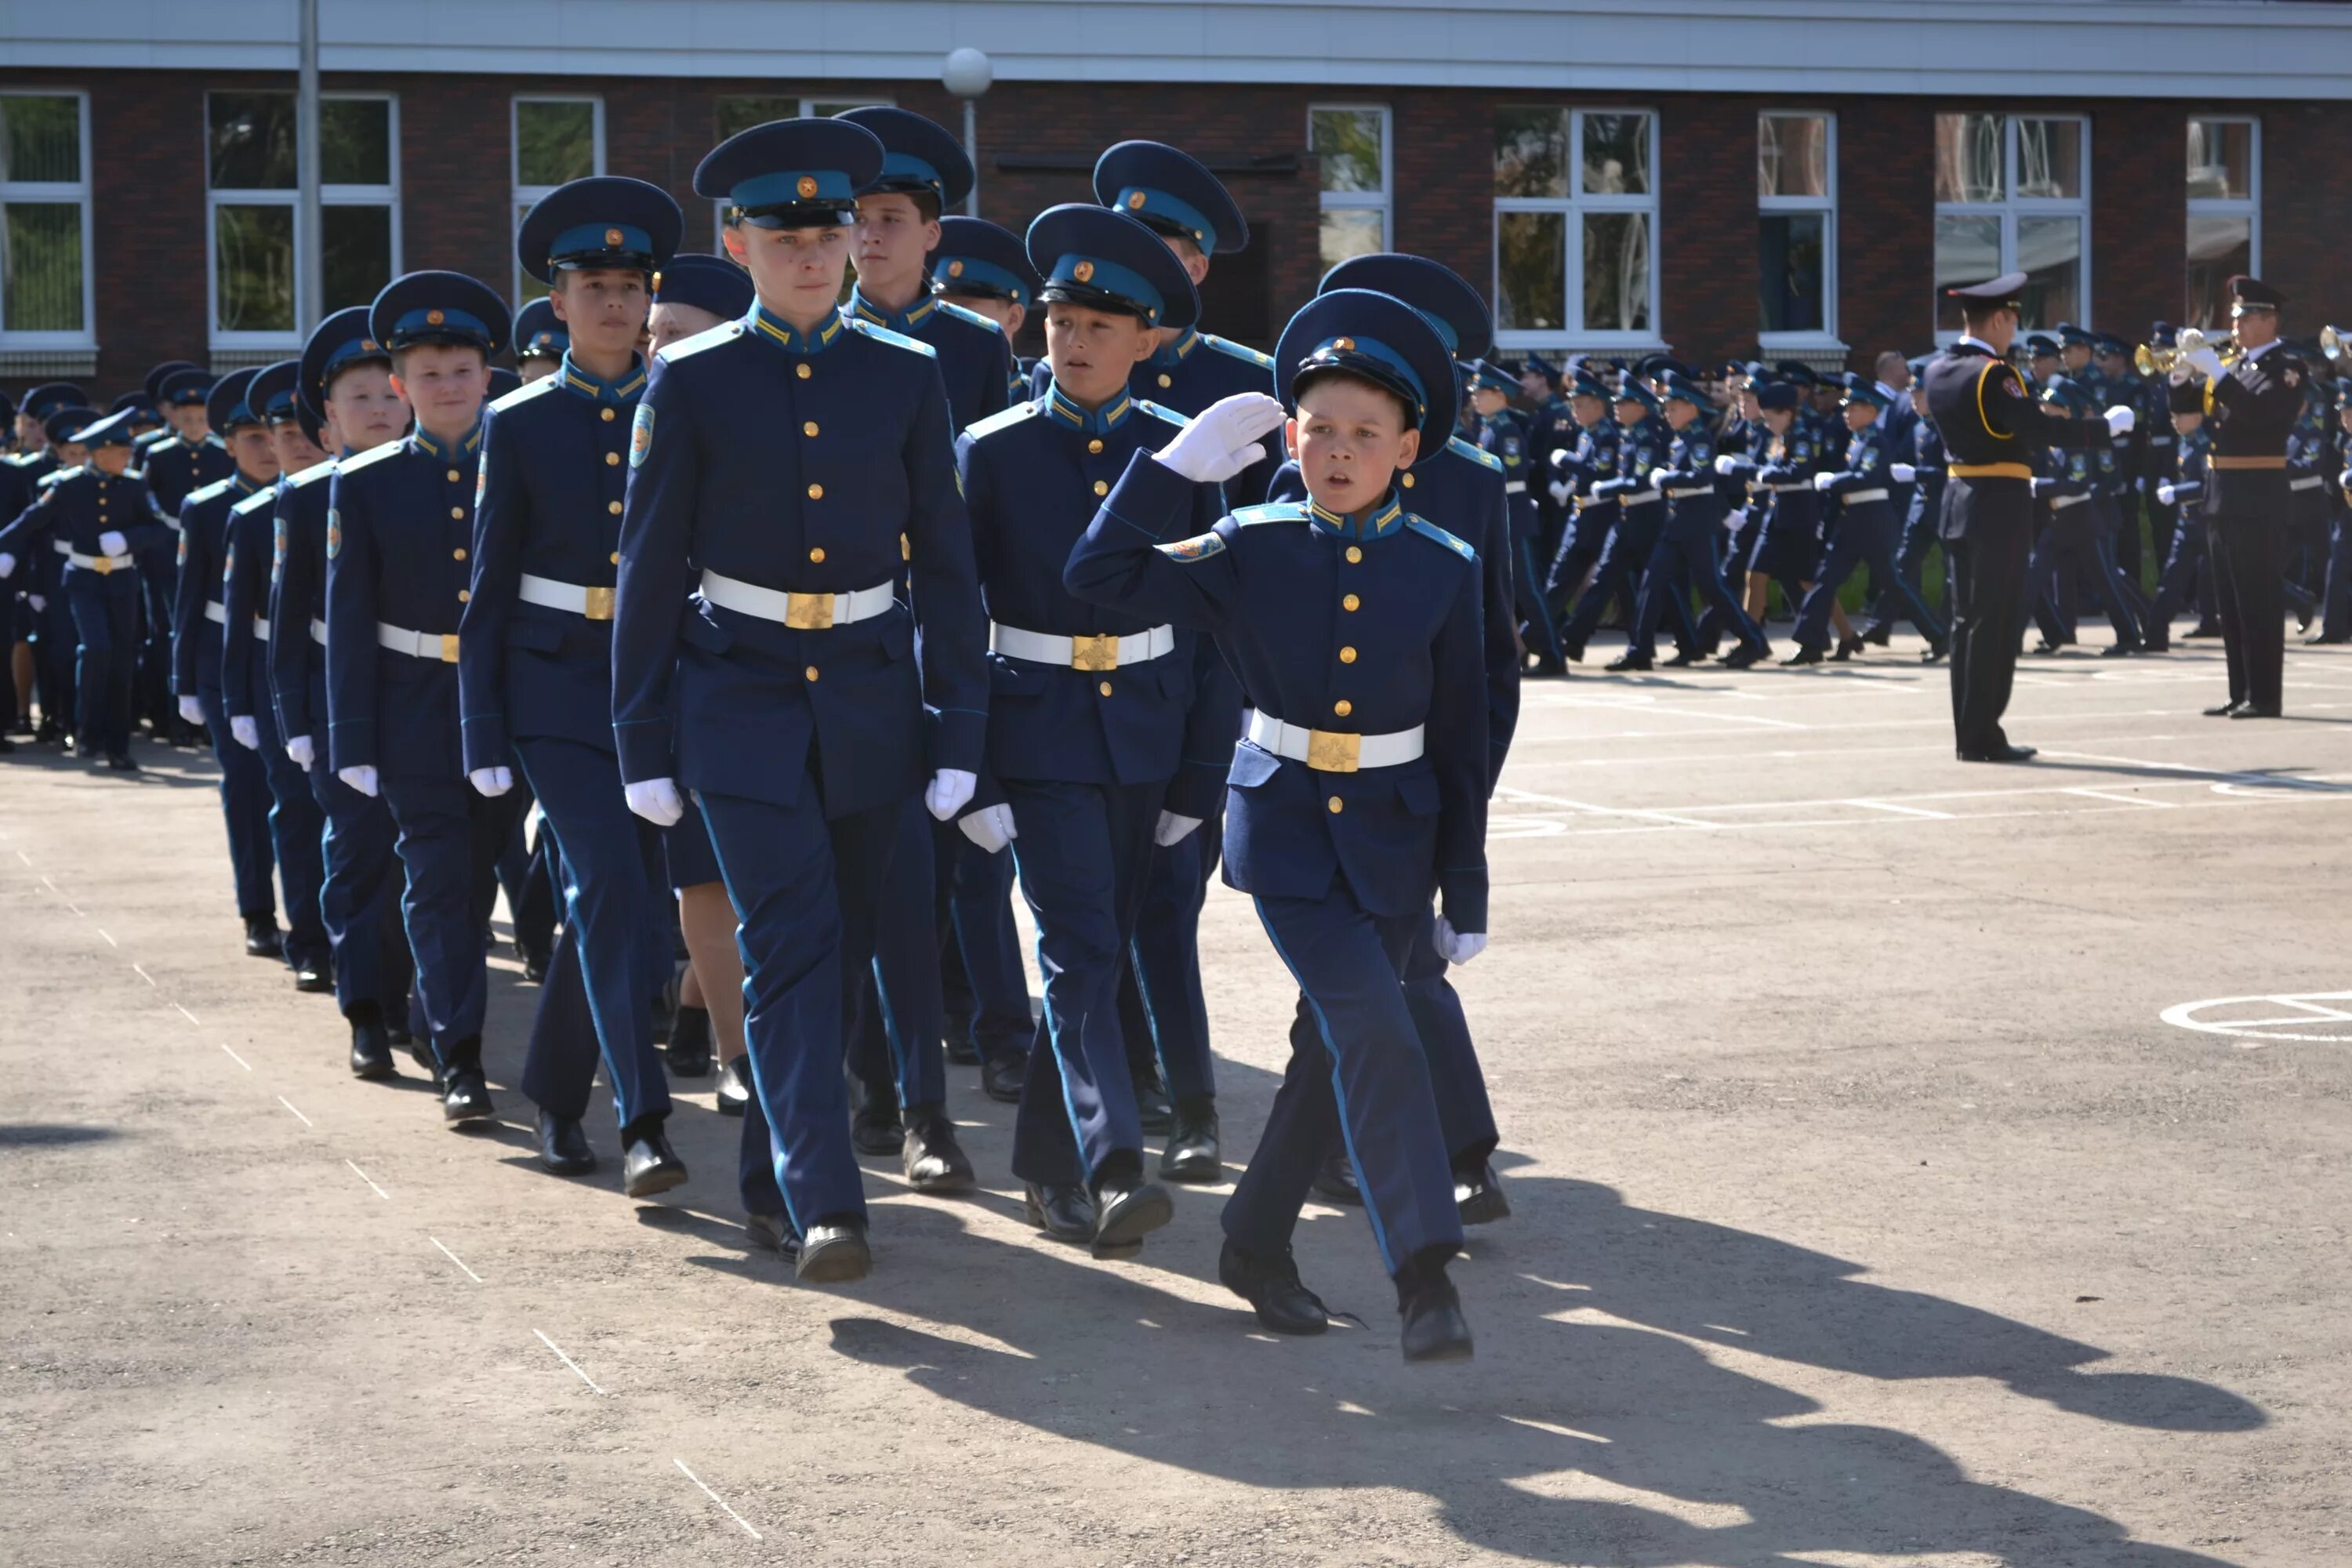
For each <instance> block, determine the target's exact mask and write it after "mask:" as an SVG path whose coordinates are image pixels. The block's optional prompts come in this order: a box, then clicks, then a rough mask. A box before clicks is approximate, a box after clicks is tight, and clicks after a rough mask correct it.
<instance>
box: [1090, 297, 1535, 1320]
mask: <svg viewBox="0 0 2352 1568" xmlns="http://www.w3.org/2000/svg"><path fill="white" fill-rule="evenodd" d="M1276 360H1277V363H1278V365H1279V367H1280V371H1279V372H1278V376H1277V379H1278V381H1279V382H1280V384H1283V385H1285V386H1286V388H1287V389H1288V390H1289V393H1290V395H1291V397H1292V398H1293V400H1294V402H1295V403H1296V405H1297V424H1296V430H1297V435H1296V437H1294V438H1293V440H1294V445H1295V446H1296V448H1297V453H1298V460H1299V466H1300V468H1301V470H1302V471H1303V472H1304V474H1305V476H1306V479H1307V491H1308V495H1309V497H1310V500H1308V502H1307V503H1306V504H1304V505H1301V504H1299V503H1297V502H1288V503H1276V504H1272V505H1268V506H1266V507H1264V508H1262V509H1255V508H1244V509H1242V510H1241V511H1240V512H1239V513H1237V514H1235V515H1234V516H1231V517H1228V518H1226V519H1224V520H1223V521H1220V522H1218V524H1217V525H1216V527H1215V528H1214V529H1213V530H1212V531H1209V532H1207V533H1202V534H1196V535H1192V536H1191V537H1185V535H1184V531H1185V530H1186V529H1187V528H1189V527H1190V526H1191V524H1192V519H1193V511H1192V506H1193V498H1194V493H1195V492H1194V489H1193V486H1194V485H1195V484H1198V483H1203V482H1208V481H1213V480H1222V479H1226V478H1229V477H1230V476H1232V475H1233V474H1234V473H1237V472H1239V471H1241V469H1242V468H1244V466H1245V465H1246V464H1248V463H1250V462H1252V461H1254V460H1255V459H1257V458H1259V456H1260V454H1261V451H1262V448H1261V447H1260V446H1259V444H1258V442H1259V437H1263V436H1265V435H1266V434H1268V433H1269V432H1270V431H1271V430H1272V429H1273V427H1274V425H1275V422H1276V419H1278V417H1279V416H1280V414H1281V408H1280V406H1279V405H1276V404H1274V402H1273V400H1272V399H1270V398H1265V397H1263V396H1260V395H1245V396H1242V397H1238V398H1234V399H1230V400H1227V401H1225V402H1223V403H1220V404H1218V405H1214V406H1213V407H1212V408H1210V409H1209V410H1208V411H1207V412H1206V413H1205V414H1203V415H1202V416H1200V417H1199V418H1197V419H1195V420H1194V421H1193V422H1192V424H1191V425H1190V426H1187V427H1186V428H1185V430H1184V432H1183V433H1182V434H1181V436H1179V437H1177V438H1176V439H1175V440H1173V441H1171V442H1170V443H1169V445H1168V446H1167V447H1164V448H1162V449H1161V451H1160V453H1159V454H1157V455H1156V456H1154V455H1150V454H1144V453H1138V454H1137V455H1136V457H1135V458H1132V459H1131V460H1130V461H1129V465H1128V469H1127V472H1126V474H1125V475H1124V476H1123V477H1122V478H1121V479H1120V480H1119V483H1118V486H1117V488H1115V489H1113V490H1112V492H1111V494H1110V496H1109V498H1108V500H1106V501H1105V503H1104V505H1103V509H1102V510H1101V511H1100V512H1099V513H1098V514H1097V516H1096V519H1095V521H1094V522H1093V523H1092V524H1091V525H1090V526H1089V527H1088V528H1087V533H1086V535H1085V537H1084V538H1083V539H1082V540H1081V541H1080V542H1079V544H1078V547H1077V549H1076V551H1074V552H1072V554H1071V557H1070V561H1069V564H1068V566H1067V567H1066V571H1065V580H1066V582H1067V583H1068V584H1069V586H1070V588H1071V589H1072V591H1073V592H1075V593H1077V594H1079V595H1081V596H1083V597H1086V598H1089V599H1093V600H1095V601H1096V602H1097V603H1100V604H1103V605H1108V606H1110V607H1113V608H1116V609H1119V610H1122V611H1124V612H1127V613H1129V614H1134V615H1139V616H1146V617H1152V618H1164V619H1166V620H1169V621H1171V622H1175V623H1180V624H1188V625H1192V626H1197V627H1199V628H1201V629H1202V630H1204V631H1209V632H1212V633H1213V634H1214V635H1215V636H1216V637H1218V639H1219V642H1220V644H1221V646H1222V647H1223V650H1224V652H1225V654H1226V657H1227V658H1230V659H1232V660H1233V661H1234V663H1235V664H1236V665H1237V666H1238V668H1240V671H1241V679H1242V686H1243V689H1244V690H1245V691H1246V692H1247V693H1248V694H1249V696H1250V699H1251V700H1252V701H1253V702H1254V703H1255V712H1254V713H1253V715H1252V718H1251V720H1250V724H1249V729H1248V732H1247V736H1246V738H1245V740H1244V743H1243V744H1242V745H1241V746H1240V747H1239V749H1238V750H1237V751H1236V752H1234V764H1233V772H1232V774H1231V776H1230V784H1231V788H1230V791H1229V799H1228V803H1227V820H1226V840H1227V843H1226V856H1225V876H1226V880H1227V881H1228V882H1229V883H1230V884H1232V885H1233V886H1234V887H1235V888H1236V889H1239V890H1241V891H1243V892H1246V893H1249V894H1251V895H1252V896H1253V897H1254V898H1255V900H1256V901H1257V908H1258V914H1259V918H1260V919H1261V920H1262V921H1264V922H1265V927H1266V931H1267V934H1268V935H1269V936H1270V937H1271V938H1272V939H1273V942H1274V944H1275V948H1276V952H1279V953H1280V954H1281V955H1282V958H1283V960H1284V962H1285V963H1286V964H1287V965H1288V966H1289V967H1290V970H1291V972H1292V974H1293V976H1294V977H1295V978H1296V979H1297V982H1298V984H1299V988H1300V989H1301V990H1302V991H1304V992H1305V993H1306V994H1307V1000H1308V1003H1309V1005H1311V1006H1312V1007H1313V1008H1314V1011H1315V1014H1316V1018H1317V1022H1318V1025H1319V1026H1320V1034H1321V1036H1322V1038H1321V1041H1320V1045H1321V1047H1322V1048H1321V1049H1319V1050H1317V1051H1313V1052H1310V1053H1307V1054H1304V1055H1298V1056H1294V1058H1293V1059H1292V1061H1291V1064H1290V1068H1289V1071H1288V1073H1287V1074H1286V1077H1285V1079H1284V1080H1283V1085H1282V1088H1281V1089H1280V1090H1279V1091H1278V1092H1277V1094H1276V1098H1275V1104H1274V1108H1273V1110H1272V1111H1271V1113H1270V1114H1269V1116H1268V1119H1267V1123H1266V1131H1265V1137H1264V1139H1263V1140H1262V1141H1261V1142H1260V1144H1259V1147H1258V1151H1257V1153H1256V1154H1255V1156H1254V1157H1253V1159H1252V1160H1251V1163H1250V1167H1249V1170H1248V1172H1247V1173H1245V1174H1244V1176H1243V1178H1242V1180H1241V1183H1240V1184H1239V1185H1238V1186H1237V1187H1236V1188H1235V1190H1234V1197H1233V1200H1232V1201H1231V1202H1230V1203H1229V1204H1228V1205H1226V1209H1225V1216H1224V1226H1225V1234H1226V1240H1227V1247H1226V1248H1225V1251H1224V1253H1223V1257H1222V1258H1220V1260H1219V1275H1220V1278H1222V1279H1223V1280H1224V1282H1225V1283H1226V1285H1227V1286H1228V1287H1229V1288H1230V1289H1234V1291H1235V1292H1236V1293H1238V1294H1240V1295H1242V1296H1243V1297H1244V1298H1245V1299H1246V1300H1249V1301H1250V1302H1251V1304H1252V1305H1253V1306H1254V1307H1255V1309H1256V1310H1257V1312H1258V1316H1259V1320H1260V1321H1262V1322H1264V1323H1265V1324H1266V1325H1267V1326H1269V1327H1272V1328H1276V1329H1277V1330H1280V1331H1286V1332H1294V1333H1298V1332H1305V1333H1312V1332H1317V1331H1320V1330H1321V1329H1322V1328H1323V1327H1324V1325H1325V1321H1326V1314H1325V1311H1324V1309H1323V1306H1322V1303H1321V1302H1320V1301H1319V1300H1317V1299H1316V1298H1315V1297H1314V1296H1313V1294H1312V1293H1311V1292H1309V1291H1307V1289H1305V1288H1304V1287H1303V1286H1302V1285H1301V1284H1300V1283H1299V1280H1298V1275H1297V1266H1296V1265H1295V1263H1293V1261H1292V1259H1291V1255H1290V1236H1291V1232H1292V1229H1293V1227H1294V1226H1295V1225H1296V1223H1297V1216H1298V1212H1299V1209H1300V1207H1301V1205H1303V1204H1304V1202H1305V1200H1306V1197H1307V1191H1308V1189H1309V1185H1310V1184H1311V1182H1312V1180H1313V1178H1314V1174H1315V1171H1316V1168H1317V1166H1318V1164H1319V1163H1320V1162H1321V1160H1322V1156H1323V1152H1324V1149H1325V1148H1326V1147H1327V1145H1328V1142H1329V1140H1330V1137H1331V1133H1332V1129H1333V1124H1334V1122H1335V1121H1336V1122H1337V1123H1338V1124H1339V1127H1340V1128H1341V1129H1343V1130H1344V1132H1345V1136H1346V1140H1347V1143H1348V1147H1349V1153H1350V1155H1351V1156H1352V1158H1353V1159H1354V1162H1355V1164H1356V1168H1357V1170H1358V1171H1359V1172H1360V1173H1361V1176H1362V1182H1363V1192H1364V1197H1365V1200H1366V1212H1367V1214H1368V1215H1370V1218H1371V1221H1372V1229H1373V1236H1374V1237H1375V1239H1376V1240H1377V1241H1378V1243H1379V1245H1380V1248H1381V1257H1382V1259H1383V1261H1384V1262H1385V1263H1386V1265H1387V1267H1388V1268H1389V1271H1390V1273H1391V1276H1392V1277H1393V1279H1395V1281H1396V1286H1397V1298H1398V1310H1399V1311H1400V1313H1401V1315H1402V1318H1403V1332H1402V1345H1403V1350H1404V1354H1405V1357H1406V1359H1407V1360H1416V1361H1417V1360H1434V1359H1454V1358H1460V1357H1465V1356H1467V1355H1468V1354H1469V1353H1470V1349H1471V1341H1470V1330H1469V1325H1468V1324H1467V1322H1465V1321H1464V1319H1463V1316H1462V1311H1461V1306H1460V1302H1459V1300H1458V1299H1457V1298H1456V1297H1455V1295H1454V1288H1453V1286H1452V1284H1451V1283H1450V1281H1449V1280H1448V1279H1447V1278H1446V1273H1445V1266H1446V1263H1447V1261H1448V1260H1449V1259H1450V1258H1452V1257H1453V1256H1454V1253H1455V1252H1456V1251H1458V1250H1459V1249H1460V1247H1461V1242H1462V1223H1461V1218H1460V1215H1459V1214H1458V1212H1457V1210H1456V1208H1455V1204H1454V1184H1453V1180H1452V1176H1451V1173H1450V1172H1449V1171H1448V1169H1447V1159H1446V1149H1445V1143H1444V1133H1443V1131H1442V1130H1441V1128H1440V1125H1439V1122H1438V1117H1437V1112H1436V1107H1435V1104H1434V1101H1433V1095H1432V1089H1431V1084H1430V1074H1429V1068H1428V1066H1427V1064H1426V1062H1425V1061H1424V1059H1423V1056H1422V1051H1421V1047H1420V1045H1419V1042H1418V1041H1417V1039H1416V1038H1415V1034H1414V1029H1413V1022H1412V1012H1411V1010H1410V1008H1409V1007H1408V1006H1407V1005H1406V1002H1405V998H1404V992H1403V988H1402V984H1400V973H1401V970H1402V965H1403V963H1404V958H1405V953H1406V951H1407V949H1408V947H1409V946H1410V944H1411V942H1412V933H1413V931H1415V929H1416V928H1417V927H1418V926H1419V924H1420V922H1421V921H1422V919H1423V916H1424V914H1425V912H1426V910H1427V908H1428V903H1429V899H1430V895H1431V892H1432V890H1433V889H1436V890H1437V891H1438V892H1439V893H1440V894H1441V896H1442V897H1443V900H1444V912H1443V913H1442V914H1441V915H1440V917H1439V919H1438V922H1437V926H1436V940H1437V943H1438V946H1439V949H1440V951H1441V952H1444V953H1445V955H1446V957H1447V958H1448V959H1449V960H1451V961H1454V962H1457V963H1458V962H1462V961H1464V960H1466V959H1467V958H1469V957H1471V956H1473V955H1474V954H1475V952H1477V951H1478V950H1479V949H1480V948H1481V947H1483V946H1484V944H1485V941H1486V937H1485V930H1486V849H1485V842H1484V841H1485V836H1486V792H1487V786H1488V776H1487V768H1488V753H1487V746H1486V706H1485V705H1484V704H1483V703H1478V702H1462V701H1458V700H1455V701H1446V700H1440V698H1441V694H1458V693H1460V692H1462V691H1465V690H1466V689H1471V688H1473V687H1475V686H1476V685H1477V684H1479V683H1480V682H1481V681H1483V679H1485V676H1484V659H1485V655H1484V648H1483V646H1482V642H1481V633H1480V629H1479V599H1480V579H1479V574H1478V567H1477V560H1476V552H1475V550H1474V549H1473V548H1472V547H1471V546H1470V545H1469V544H1467V543H1465V542H1463V541H1462V540H1460V539H1458V538H1456V537H1455V536H1454V535H1453V534H1451V533H1449V532H1447V531H1444V529H1442V528H1440V527H1438V526H1437V525H1436V524H1434V523H1431V522H1427V521H1423V520H1422V519H1420V518H1418V517H1414V516H1412V514H1410V513H1408V512H1407V511H1406V510H1404V508H1403V506H1402V502H1401V501H1400V500H1399V499H1398V498H1399V495H1400V493H1401V492H1400V490H1399V489H1398V487H1397V486H1396V485H1395V483H1394V479H1395V474H1396V471H1397V470H1398V469H1399V468H1410V467H1412V466H1413V464H1414V461H1415V459H1416V458H1418V457H1419V456H1420V455H1421V454H1422V453H1423V452H1427V453H1430V454H1432V455H1434V454H1435V453H1436V452H1437V451H1439V450H1440V449H1442V448H1443V447H1444V444H1445V439H1446V437H1447V435H1448V433H1449V432H1450V431H1451V430H1452V428H1453V426H1454V406H1453V405H1454V388H1453V386H1452V379H1453V374H1454V372H1453V363H1452V361H1451V359H1450V358H1449V357H1448V355H1447V354H1446V352H1445V345H1444V342H1442V341H1441V340H1440V339H1439V338H1438V336H1437V333H1436V331H1434V329H1433V328H1431V327H1430V326H1429V324H1428V323H1427V322H1426V321H1423V319H1422V318H1421V316H1420V315H1419V314H1418V313H1417V312H1415V311H1414V310H1412V308H1411V307H1410V306H1407V305H1405V304H1403V303H1402V302H1401V301H1399V300H1392V299H1391V298H1389V297H1388V296H1386V295H1383V294H1374V293H1371V292H1370V291H1368V290H1363V289H1338V290H1335V291H1333V292H1332V293H1329V294H1325V295H1321V296H1319V297H1318V298H1317V299H1316V300H1313V301H1311V302H1310V303H1309V304H1308V305H1307V307H1306V309H1304V310H1301V311H1300V312H1299V313H1298V315H1297V316H1296V317H1294V318H1293V319H1292V321H1291V323H1290V326H1289V327H1288V328H1287V329H1286V331H1285V332H1284V334H1283V340H1282V343H1281V345H1280V347H1279V349H1278V351H1277V353H1276ZM1333 723H1336V724H1342V725H1345V726H1346V728H1344V729H1340V730H1333V731H1326V730H1324V729H1323V728H1322V726H1323V725H1325V724H1333Z"/></svg>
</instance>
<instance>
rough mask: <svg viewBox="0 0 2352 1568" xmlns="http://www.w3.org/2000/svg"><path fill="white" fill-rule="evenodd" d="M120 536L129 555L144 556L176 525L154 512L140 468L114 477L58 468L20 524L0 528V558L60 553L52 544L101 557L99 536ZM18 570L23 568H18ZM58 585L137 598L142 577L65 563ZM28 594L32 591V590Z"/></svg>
mask: <svg viewBox="0 0 2352 1568" xmlns="http://www.w3.org/2000/svg"><path fill="white" fill-rule="evenodd" d="M108 532H114V533H120V534H121V535H122V538H123V542H124V544H125V545H126V546H127V548H128V552H129V553H130V554H131V555H134V556H138V555H143V554H145V553H146V552H150V551H153V550H157V549H159V548H160V547H162V546H163V545H165V544H168V543H170V542H172V532H173V531H172V525H171V524H170V523H168V522H166V521H163V513H161V512H159V511H157V510H155V498H154V496H153V495H152V493H151V492H150V491H149V490H148V489H147V481H146V480H145V479H142V478H141V477H140V475H139V472H138V470H137V469H135V468H133V469H127V470H125V471H124V472H123V473H121V474H120V475H114V476H110V475H107V474H105V473H102V472H100V470H99V469H97V468H58V469H54V470H52V471H51V472H49V473H48V474H46V475H44V476H43V477H42V478H41V479H40V480H39V481H38V482H37V484H36V486H35V489H34V496H33V501H32V504H31V505H30V506H27V507H26V509H25V510H24V511H23V512H22V513H21V514H19V515H18V517H17V518H16V521H14V522H12V523H10V524H9V525H8V526H7V527H6V528H5V529H0V555H13V556H15V557H16V559H17V561H18V562H19V563H27V562H31V561H33V560H35V559H36V558H37V557H39V556H50V555H55V554H57V552H55V551H53V550H52V549H51V548H50V544H51V542H52V541H56V542H60V543H63V544H64V545H65V547H66V549H67V550H68V551H70V552H73V553H74V554H76V555H87V556H90V557H93V558H98V557H103V556H104V554H105V552H104V551H103V550H101V549H100V546H99V542H98V541H99V536H100V534H103V533H108ZM18 569H19V570H20V571H22V570H24V568H23V566H22V565H21V564H20V566H19V568H18ZM58 582H59V583H60V584H62V585H63V586H65V587H68V588H71V587H76V586H83V587H87V586H90V585H95V586H97V587H98V588H100V590H102V591H103V592H105V593H107V594H110V595H121V596H123V597H131V598H135V597H136V596H137V595H138V593H139V573H138V572H137V570H136V569H135V568H134V567H126V568H123V569H121V570H120V571H117V570H112V569H109V568H104V567H99V568H92V567H88V566H76V565H74V564H72V563H70V562H68V563H66V564H65V568H64V571H63V572H62V573H61V574H59V577H58ZM28 591H29V590H28Z"/></svg>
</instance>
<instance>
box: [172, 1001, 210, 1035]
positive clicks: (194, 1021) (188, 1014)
mask: <svg viewBox="0 0 2352 1568" xmlns="http://www.w3.org/2000/svg"><path fill="white" fill-rule="evenodd" d="M172 1005H173V1006H174V1007H180V1005H179V1004H178V1003H177V1002H174V1003H173V1004H172ZM180 1016H181V1017H183V1018H185V1019H186V1020H187V1021H188V1022H189V1023H191V1024H194V1025H195V1026H196V1027H197V1028H199V1029H201V1028H203V1027H204V1025H203V1024H201V1023H199V1022H198V1021H197V1019H196V1016H195V1015H194V1013H191V1012H189V1011H188V1010H187V1009H186V1008H185V1007H180Z"/></svg>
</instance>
